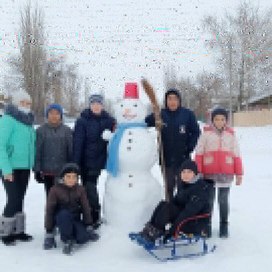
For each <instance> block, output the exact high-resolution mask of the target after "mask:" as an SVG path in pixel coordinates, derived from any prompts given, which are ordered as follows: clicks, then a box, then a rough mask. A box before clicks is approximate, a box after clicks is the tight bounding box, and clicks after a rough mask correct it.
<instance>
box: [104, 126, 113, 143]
mask: <svg viewBox="0 0 272 272" xmlns="http://www.w3.org/2000/svg"><path fill="white" fill-rule="evenodd" d="M112 134H113V133H112V132H111V131H110V130H109V129H105V130H104V131H103V133H102V139H103V140H105V141H109V140H110V139H111V137H112Z"/></svg>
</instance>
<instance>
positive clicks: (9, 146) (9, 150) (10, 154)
mask: <svg viewBox="0 0 272 272" xmlns="http://www.w3.org/2000/svg"><path fill="white" fill-rule="evenodd" d="M13 151H14V146H13V145H8V146H7V154H8V157H9V158H11V157H12V155H13Z"/></svg>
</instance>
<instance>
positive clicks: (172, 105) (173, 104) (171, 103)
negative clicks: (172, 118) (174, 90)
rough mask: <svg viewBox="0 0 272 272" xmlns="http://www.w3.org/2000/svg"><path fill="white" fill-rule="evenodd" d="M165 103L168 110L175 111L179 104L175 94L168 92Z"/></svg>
mask: <svg viewBox="0 0 272 272" xmlns="http://www.w3.org/2000/svg"><path fill="white" fill-rule="evenodd" d="M166 105H167V108H168V109H169V110H170V111H175V110H177V108H178V107H179V106H180V105H179V99H178V97H177V96H176V95H175V94H169V95H168V96H167V98H166Z"/></svg>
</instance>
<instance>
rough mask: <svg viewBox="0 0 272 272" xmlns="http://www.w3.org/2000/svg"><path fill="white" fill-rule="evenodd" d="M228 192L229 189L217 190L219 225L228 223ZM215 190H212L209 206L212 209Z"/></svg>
mask: <svg viewBox="0 0 272 272" xmlns="http://www.w3.org/2000/svg"><path fill="white" fill-rule="evenodd" d="M229 192H230V188H229V187H227V188H218V189H217V201H218V206H219V218H220V223H228V217H229ZM215 193H216V188H215V187H214V188H213V194H212V199H211V204H212V206H211V207H213V203H214V199H215Z"/></svg>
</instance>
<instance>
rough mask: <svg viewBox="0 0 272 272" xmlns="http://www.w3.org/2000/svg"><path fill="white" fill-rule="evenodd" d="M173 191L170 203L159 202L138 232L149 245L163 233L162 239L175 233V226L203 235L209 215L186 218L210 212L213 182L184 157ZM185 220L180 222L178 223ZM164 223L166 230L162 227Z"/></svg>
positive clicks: (188, 232)
mask: <svg viewBox="0 0 272 272" xmlns="http://www.w3.org/2000/svg"><path fill="white" fill-rule="evenodd" d="M179 173H180V174H179V176H178V177H177V178H178V185H177V193H176V195H175V196H174V198H173V200H171V201H170V202H166V201H161V202H160V203H159V204H158V206H157V207H156V208H155V210H154V212H153V214H152V216H151V219H150V221H149V222H148V223H147V224H146V225H145V227H144V229H143V230H142V231H141V232H140V233H139V235H140V236H141V237H142V238H143V239H144V240H145V241H146V243H147V244H149V245H152V244H153V245H154V243H155V240H156V239H158V238H159V237H162V236H164V240H165V241H166V240H167V239H169V238H170V237H172V236H174V235H175V232H176V230H177V228H179V227H180V231H181V232H183V233H186V234H194V235H207V228H208V222H209V216H207V217H206V218H202V219H195V220H188V219H190V218H191V217H195V216H198V215H203V214H209V213H210V212H211V204H210V197H211V192H212V188H213V183H211V182H208V181H205V180H203V179H201V178H200V177H199V176H198V170H197V165H196V163H195V162H193V161H191V160H186V161H185V162H184V163H183V164H182V165H181V168H180V171H179ZM187 220H188V222H187V223H186V224H184V225H183V224H182V222H186V221H187ZM181 224H182V225H181ZM167 226H168V227H169V226H170V228H168V230H166V228H167Z"/></svg>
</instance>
